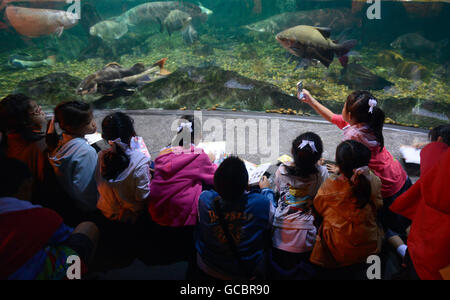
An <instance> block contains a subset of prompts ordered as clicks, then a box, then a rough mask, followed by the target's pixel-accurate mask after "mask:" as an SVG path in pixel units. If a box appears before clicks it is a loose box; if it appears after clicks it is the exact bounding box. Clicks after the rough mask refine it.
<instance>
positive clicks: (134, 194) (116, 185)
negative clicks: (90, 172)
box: [96, 147, 151, 223]
mask: <svg viewBox="0 0 450 300" xmlns="http://www.w3.org/2000/svg"><path fill="white" fill-rule="evenodd" d="M107 151H108V150H105V151H102V152H100V153H99V160H98V167H97V171H96V181H97V187H98V193H99V200H98V203H97V208H98V209H100V210H101V212H102V213H103V215H104V216H105V217H107V218H108V219H110V220H115V221H121V222H131V223H134V222H135V221H136V220H137V218H138V217H139V214H140V213H141V212H142V211H143V210H144V209H145V208H146V205H147V202H148V199H149V196H150V180H151V175H150V158H149V157H147V156H145V155H144V154H143V153H142V152H141V151H139V150H131V149H130V148H129V147H127V148H126V149H125V154H126V155H127V156H128V157H129V158H130V164H129V165H128V167H127V168H126V169H125V170H124V171H123V172H122V173H120V174H119V176H118V177H117V178H116V179H111V180H106V179H105V178H103V176H102V175H101V172H100V171H101V167H102V164H103V163H104V160H103V156H104V155H105V153H106V152H107Z"/></svg>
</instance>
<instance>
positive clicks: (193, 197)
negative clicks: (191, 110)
mask: <svg viewBox="0 0 450 300" xmlns="http://www.w3.org/2000/svg"><path fill="white" fill-rule="evenodd" d="M184 119H188V120H191V119H192V117H184ZM189 131H190V135H191V140H192V141H193V138H194V130H193V120H192V122H187V123H182V125H181V126H180V128H179V131H178V135H179V136H181V135H182V136H183V137H184V136H185V135H186V133H187V134H188V135H189ZM180 145H183V139H182V140H181V141H180ZM188 145H189V144H188ZM216 169H217V166H216V165H215V164H213V163H212V162H211V160H210V158H209V156H208V155H207V154H206V153H205V152H204V151H203V150H202V149H199V148H197V147H195V146H194V145H191V146H190V147H187V148H184V147H183V146H177V147H170V148H167V149H164V150H163V151H162V152H161V153H160V154H159V156H158V157H157V158H156V160H155V173H154V176H153V179H152V182H151V185H150V191H151V192H150V203H149V207H148V210H149V213H150V215H151V217H152V220H153V221H154V222H156V223H158V224H159V225H161V226H169V227H183V226H193V225H196V223H197V207H198V199H199V197H200V194H201V192H202V188H203V184H205V185H210V186H212V185H213V184H214V173H215V171H216Z"/></svg>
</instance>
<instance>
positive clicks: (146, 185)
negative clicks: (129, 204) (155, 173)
mask: <svg viewBox="0 0 450 300" xmlns="http://www.w3.org/2000/svg"><path fill="white" fill-rule="evenodd" d="M151 178H152V176H151V175H150V164H149V163H148V164H144V165H143V166H141V167H140V168H138V169H137V170H136V173H135V183H136V201H138V202H145V201H146V200H148V199H149V197H150V181H151Z"/></svg>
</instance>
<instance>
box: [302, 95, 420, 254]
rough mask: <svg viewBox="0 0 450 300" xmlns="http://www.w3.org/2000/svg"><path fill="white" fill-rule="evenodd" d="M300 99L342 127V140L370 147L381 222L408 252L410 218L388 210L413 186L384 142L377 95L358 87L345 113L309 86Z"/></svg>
mask: <svg viewBox="0 0 450 300" xmlns="http://www.w3.org/2000/svg"><path fill="white" fill-rule="evenodd" d="M298 97H299V99H300V100H301V101H302V102H304V103H307V104H308V105H310V106H311V107H312V108H313V109H314V110H315V111H316V112H317V113H319V114H320V115H321V116H322V117H323V118H324V119H326V120H327V121H329V122H331V123H333V124H335V125H336V126H338V127H339V128H340V129H342V130H343V133H344V137H343V140H344V141H346V140H354V141H358V142H360V143H362V144H363V145H365V146H366V147H368V148H369V149H370V151H371V154H372V155H371V159H370V163H369V168H370V169H371V170H373V172H374V173H375V175H377V176H378V177H379V178H380V179H381V183H382V186H381V194H382V196H383V201H384V206H383V209H382V213H381V223H382V224H383V228H384V230H385V232H386V238H387V239H388V241H389V243H390V244H391V245H392V246H393V247H394V248H395V249H396V250H397V253H398V254H399V255H400V256H401V257H404V256H405V252H406V245H405V243H404V242H403V239H406V237H407V228H408V227H409V226H410V225H411V222H410V221H409V220H408V219H406V218H404V217H402V216H400V215H398V214H395V213H393V212H392V211H390V210H389V206H390V205H391V204H392V203H393V202H394V200H395V199H396V198H397V197H398V196H400V195H401V194H402V193H404V192H405V191H406V190H408V189H409V188H410V187H411V185H412V184H411V180H410V179H409V178H408V175H407V174H406V172H405V170H404V169H403V167H402V165H401V164H400V162H399V161H398V160H396V159H394V157H393V156H392V154H391V153H390V152H389V151H388V150H387V149H386V147H385V146H384V137H383V125H384V120H385V114H384V112H383V110H381V108H380V107H379V103H378V101H377V99H376V98H375V97H374V96H373V95H372V94H371V93H370V92H368V91H355V92H353V93H351V94H350V95H349V96H348V97H347V101H346V102H345V104H344V108H343V109H342V114H341V115H337V114H334V113H333V112H332V111H331V110H329V109H328V108H326V107H325V106H324V105H322V104H320V103H319V101H317V100H316V99H314V97H312V96H311V94H310V93H309V92H308V91H307V90H303V91H302V93H299V95H298Z"/></svg>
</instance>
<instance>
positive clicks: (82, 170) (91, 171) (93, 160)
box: [72, 146, 98, 207]
mask: <svg viewBox="0 0 450 300" xmlns="http://www.w3.org/2000/svg"><path fill="white" fill-rule="evenodd" d="M89 147H90V146H89ZM90 148H91V147H90ZM97 159H98V156H97V152H96V151H95V150H94V148H92V149H89V150H83V151H79V153H78V156H77V158H76V159H75V160H74V168H73V173H72V180H73V185H74V188H75V190H74V192H75V193H76V194H75V195H73V196H75V198H76V199H77V200H78V201H80V202H82V203H84V204H87V205H88V206H90V207H95V206H96V204H97V195H98V194H97V184H96V181H95V171H96V169H97Z"/></svg>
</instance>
